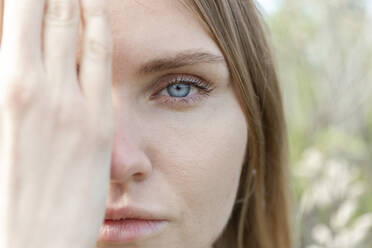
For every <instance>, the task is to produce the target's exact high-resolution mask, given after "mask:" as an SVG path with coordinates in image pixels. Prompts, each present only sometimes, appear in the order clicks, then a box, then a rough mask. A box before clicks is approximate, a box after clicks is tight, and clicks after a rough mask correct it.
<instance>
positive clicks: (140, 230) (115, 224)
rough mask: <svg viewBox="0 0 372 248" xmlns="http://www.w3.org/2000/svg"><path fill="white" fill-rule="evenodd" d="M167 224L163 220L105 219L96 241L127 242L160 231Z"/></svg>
mask: <svg viewBox="0 0 372 248" xmlns="http://www.w3.org/2000/svg"><path fill="white" fill-rule="evenodd" d="M166 224H167V221H163V220H141V219H126V220H105V223H104V224H103V226H102V227H101V230H100V232H99V236H98V241H101V242H107V243H127V242H131V241H134V240H138V239H143V238H148V237H149V236H153V235H154V234H156V233H158V232H159V231H161V230H162V229H163V228H164V227H165V226H166Z"/></svg>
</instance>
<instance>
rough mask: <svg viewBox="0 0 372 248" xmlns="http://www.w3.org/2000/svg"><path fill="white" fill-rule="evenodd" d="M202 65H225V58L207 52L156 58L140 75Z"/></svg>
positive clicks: (188, 51) (140, 70) (143, 68)
mask: <svg viewBox="0 0 372 248" xmlns="http://www.w3.org/2000/svg"><path fill="white" fill-rule="evenodd" d="M200 63H223V64H226V61H225V58H224V57H223V56H220V55H215V54H212V53H209V52H205V51H197V50H187V51H184V52H181V53H178V54H176V55H173V56H170V57H163V58H155V59H152V60H150V61H149V62H146V63H145V64H144V65H142V66H141V68H140V69H139V72H138V74H142V75H145V74H150V73H155V72H159V71H165V70H170V69H176V68H180V67H184V66H189V65H194V64H200Z"/></svg>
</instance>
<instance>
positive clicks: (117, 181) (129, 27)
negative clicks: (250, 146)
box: [78, 0, 247, 248]
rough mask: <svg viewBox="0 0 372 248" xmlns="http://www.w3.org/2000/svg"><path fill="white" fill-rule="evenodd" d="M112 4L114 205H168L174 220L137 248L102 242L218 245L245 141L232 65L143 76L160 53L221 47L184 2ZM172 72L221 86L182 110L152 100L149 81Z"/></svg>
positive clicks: (161, 207) (216, 51) (165, 209)
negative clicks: (142, 70) (147, 64)
mask: <svg viewBox="0 0 372 248" xmlns="http://www.w3.org/2000/svg"><path fill="white" fill-rule="evenodd" d="M108 3H109V5H110V12H109V16H110V23H111V30H112V32H113V42H114V58H113V92H112V94H113V103H114V112H115V139H114V147H113V153H112V164H111V183H110V193H109V199H108V202H107V207H121V206H124V205H132V204H133V205H136V206H142V207H145V208H146V209H149V210H156V211H161V212H162V213H165V214H166V215H167V216H168V218H169V220H170V224H169V225H168V227H167V228H166V229H165V230H164V232H162V233H161V234H159V235H157V236H155V237H153V238H150V239H147V240H143V241H138V242H136V243H134V244H132V246H131V245H128V244H127V245H121V246H110V245H109V244H105V243H101V242H97V247H103V248H108V247H122V248H124V247H141V248H145V247H146V248H147V247H148V248H150V247H173V248H181V247H182V248H183V247H185V248H186V247H193V248H207V247H211V245H212V243H213V242H214V241H215V240H216V238H217V237H218V236H219V235H220V233H221V232H222V230H223V228H224V226H225V225H226V223H227V221H228V218H229V216H230V214H231V211H232V207H233V203H234V199H235V195H236V192H237V188H238V183H239V176H240V172H241V167H242V163H243V158H244V153H245V149H246V145H247V125H246V121H245V117H244V114H243V112H242V110H241V108H240V105H239V104H238V101H237V99H236V97H235V95H234V93H233V90H232V87H231V82H229V73H228V69H227V67H226V66H225V65H223V64H198V65H193V66H188V67H184V68H179V69H176V70H170V71H167V72H159V73H154V74H150V75H146V76H139V75H138V74H137V73H136V72H137V70H138V69H139V67H140V65H141V64H143V63H144V62H146V61H148V60H150V59H152V58H154V57H158V56H167V55H172V54H175V53H177V52H181V51H183V50H188V49H203V50H205V51H209V52H211V53H214V54H217V55H222V53H221V51H220V50H219V49H218V46H217V45H216V44H215V43H214V41H213V40H212V38H211V37H210V35H209V34H208V32H207V31H206V30H205V29H203V26H202V25H201V24H200V23H199V22H198V20H197V18H196V17H194V16H192V15H191V13H189V12H188V10H186V9H185V8H184V7H183V6H182V5H181V4H180V3H179V2H178V1H174V0H152V1H145V0H125V1H123V0H109V1H108ZM80 53H81V51H80V50H79V52H78V54H80ZM78 60H79V59H78ZM169 73H176V74H177V73H184V74H192V75H196V76H198V77H200V78H207V79H208V80H209V81H211V82H213V84H214V87H215V89H214V90H213V91H212V92H211V93H210V96H208V97H205V98H202V99H201V100H200V101H199V102H197V103H192V105H190V106H189V107H187V108H183V109H176V108H174V107H172V106H171V105H166V104H163V103H161V102H160V101H159V100H149V99H148V98H147V95H148V94H149V93H150V94H153V93H155V92H151V91H150V92H148V91H147V90H146V89H148V86H151V85H152V84H154V82H155V81H156V80H157V79H159V78H161V77H163V76H165V75H167V74H169ZM169 97H170V96H169Z"/></svg>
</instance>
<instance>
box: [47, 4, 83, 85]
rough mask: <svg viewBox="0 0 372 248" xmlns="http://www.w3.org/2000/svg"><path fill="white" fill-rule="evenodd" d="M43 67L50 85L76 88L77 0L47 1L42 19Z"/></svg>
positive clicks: (78, 10)
mask: <svg viewBox="0 0 372 248" xmlns="http://www.w3.org/2000/svg"><path fill="white" fill-rule="evenodd" d="M44 20H45V21H44V22H45V23H44V67H45V70H46V72H47V74H48V76H49V77H50V78H52V79H55V80H52V81H53V83H57V84H58V83H63V84H66V83H70V84H71V85H68V87H70V86H72V87H76V88H77V86H78V85H77V75H76V51H77V40H78V34H79V22H80V7H79V1H78V0H47V6H46V14H45V18H44Z"/></svg>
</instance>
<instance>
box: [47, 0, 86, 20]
mask: <svg viewBox="0 0 372 248" xmlns="http://www.w3.org/2000/svg"><path fill="white" fill-rule="evenodd" d="M78 17H79V14H78V5H77V1H72V0H49V1H48V5H47V14H46V19H47V20H48V21H49V22H52V23H54V24H58V25H68V24H73V23H75V22H78V21H79V18H78Z"/></svg>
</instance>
